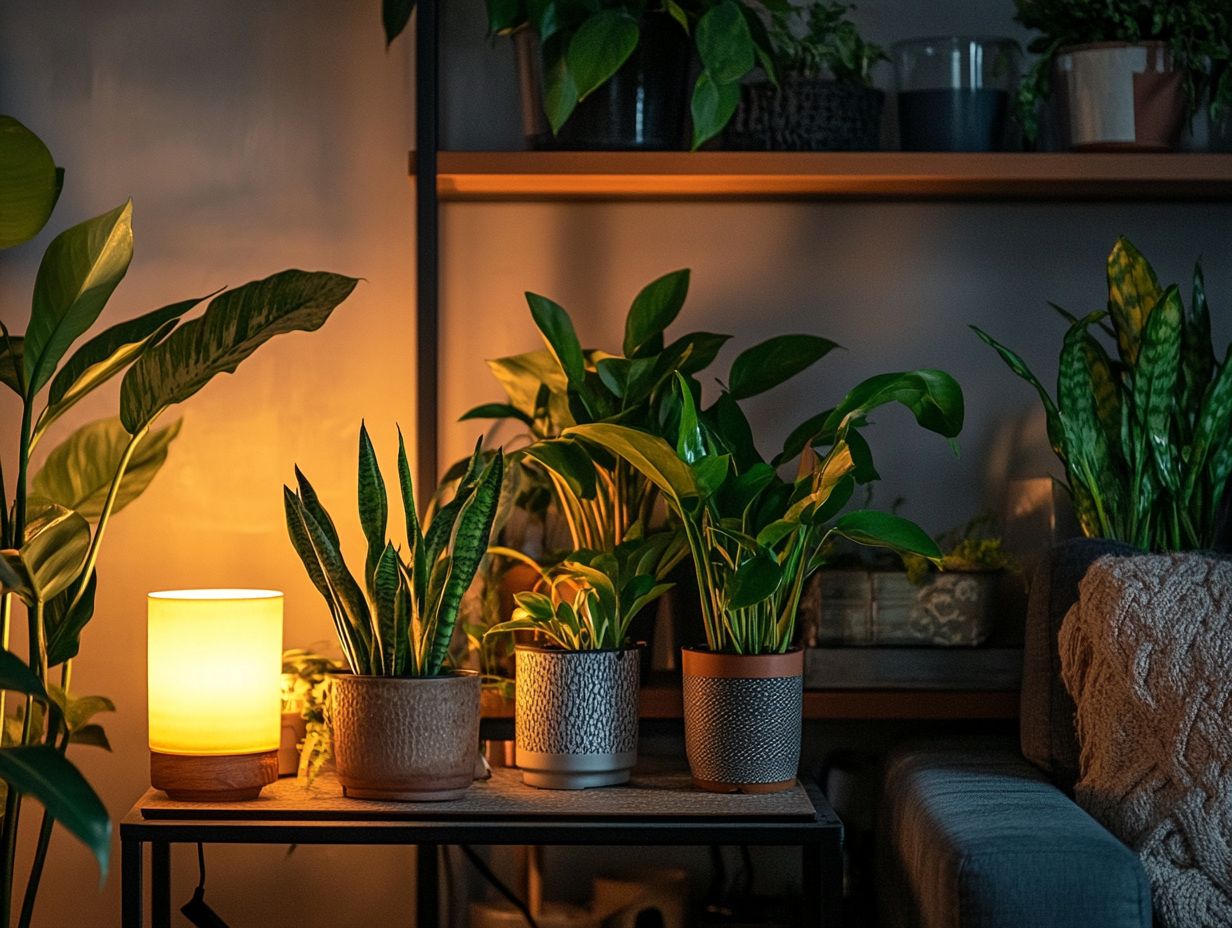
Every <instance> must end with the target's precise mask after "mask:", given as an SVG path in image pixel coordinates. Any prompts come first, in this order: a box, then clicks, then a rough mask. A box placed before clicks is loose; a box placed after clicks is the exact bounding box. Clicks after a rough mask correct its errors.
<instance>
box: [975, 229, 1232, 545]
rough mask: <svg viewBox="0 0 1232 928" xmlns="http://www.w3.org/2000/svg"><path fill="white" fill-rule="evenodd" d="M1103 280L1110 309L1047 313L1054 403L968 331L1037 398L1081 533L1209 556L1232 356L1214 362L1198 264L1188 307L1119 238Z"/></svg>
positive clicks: (1222, 477)
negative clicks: (1058, 330)
mask: <svg viewBox="0 0 1232 928" xmlns="http://www.w3.org/2000/svg"><path fill="white" fill-rule="evenodd" d="M1106 273H1107V280H1108V308H1107V309H1101V310H1098V311H1096V312H1093V313H1089V314H1087V315H1086V316H1083V317H1082V318H1078V317H1076V316H1074V315H1073V314H1071V313H1069V312H1066V311H1065V310H1064V309H1061V308H1060V307H1058V306H1056V305H1055V304H1053V308H1054V309H1056V310H1057V311H1058V312H1059V313H1060V314H1061V315H1062V316H1063V317H1064V319H1065V320H1066V321H1067V323H1068V325H1069V328H1068V330H1067V331H1066V333H1065V337H1064V339H1063V340H1062V343H1061V357H1060V362H1059V369H1058V373H1057V389H1056V397H1055V399H1054V398H1053V396H1052V395H1051V394H1050V393H1049V392H1048V390H1047V389H1045V387H1044V385H1043V384H1042V383H1040V381H1039V380H1038V378H1036V376H1035V375H1034V374H1033V373H1031V370H1030V368H1028V367H1027V365H1026V363H1025V362H1024V361H1023V360H1022V358H1020V357H1019V356H1018V355H1016V354H1015V353H1014V352H1012V351H1010V349H1008V348H1006V347H1005V346H1004V345H1002V344H1000V343H999V342H997V341H996V340H994V339H993V338H992V337H991V336H990V335H988V334H987V333H985V332H983V331H982V330H980V329H978V328H976V327H975V326H972V328H973V329H974V330H975V333H976V335H978V336H979V337H980V338H981V339H983V340H984V341H985V342H986V343H988V344H989V345H991V346H992V347H993V348H994V349H995V350H996V351H997V353H998V354H999V355H1000V356H1001V359H1002V360H1003V361H1005V363H1006V364H1007V365H1008V366H1009V368H1010V370H1012V371H1013V372H1014V373H1015V374H1017V375H1018V376H1019V377H1021V378H1023V379H1024V380H1026V381H1027V382H1028V383H1030V384H1031V385H1032V386H1033V387H1034V388H1035V390H1036V392H1037V393H1038V394H1039V397H1040V400H1041V402H1042V403H1043V405H1044V413H1045V417H1046V421H1047V426H1048V439H1049V442H1050V443H1051V445H1052V450H1053V452H1054V453H1055V454H1056V456H1057V458H1058V459H1059V460H1060V461H1061V463H1062V464H1063V465H1064V467H1065V486H1066V487H1067V489H1068V490H1069V492H1070V495H1071V496H1072V498H1073V501H1074V508H1075V510H1076V512H1077V515H1078V520H1079V523H1080V525H1081V526H1082V531H1083V534H1085V535H1087V536H1089V537H1098V538H1112V539H1116V540H1117V541H1123V542H1127V543H1129V544H1131V545H1136V546H1137V547H1139V548H1141V549H1143V550H1144V551H1182V550H1188V549H1194V548H1211V547H1214V545H1215V542H1216V540H1217V536H1218V532H1219V518H1220V513H1221V511H1222V509H1223V507H1224V502H1225V496H1226V493H1227V488H1228V481H1229V477H1232V429H1229V428H1228V423H1229V421H1232V346H1228V347H1227V348H1226V349H1225V351H1224V357H1223V360H1222V361H1220V360H1217V359H1216V356H1215V350H1214V345H1213V344H1212V341H1211V313H1210V308H1209V306H1208V305H1207V301H1206V286H1205V283H1204V281H1203V276H1202V264H1201V262H1199V263H1198V264H1197V265H1196V266H1195V267H1194V273H1193V285H1192V290H1191V296H1190V301H1189V306H1188V307H1186V306H1185V303H1184V301H1183V300H1182V298H1181V291H1180V288H1179V287H1177V286H1176V285H1175V284H1173V285H1171V286H1168V287H1163V286H1161V285H1160V283H1159V279H1158V277H1156V275H1155V270H1154V268H1152V267H1151V265H1150V263H1149V262H1148V261H1147V260H1146V258H1144V257H1143V256H1142V254H1141V253H1140V252H1139V251H1138V249H1136V248H1135V247H1134V246H1133V245H1132V244H1131V243H1130V242H1129V240H1128V239H1125V238H1120V239H1118V240H1117V243H1116V245H1115V246H1114V247H1113V249H1112V252H1111V254H1109V255H1108V261H1107V271H1106ZM1105 339H1106V340H1110V341H1111V343H1112V350H1111V351H1109V349H1108V347H1106V345H1105Z"/></svg>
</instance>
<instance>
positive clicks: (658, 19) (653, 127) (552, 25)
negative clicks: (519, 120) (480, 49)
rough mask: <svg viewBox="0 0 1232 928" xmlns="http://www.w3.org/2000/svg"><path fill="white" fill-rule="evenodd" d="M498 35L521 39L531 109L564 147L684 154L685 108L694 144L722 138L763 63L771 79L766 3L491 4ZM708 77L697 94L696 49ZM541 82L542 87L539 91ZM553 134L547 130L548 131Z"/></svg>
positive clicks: (501, 0) (555, 0) (621, 0)
mask: <svg viewBox="0 0 1232 928" xmlns="http://www.w3.org/2000/svg"><path fill="white" fill-rule="evenodd" d="M487 6H488V27H489V31H490V33H491V34H492V35H515V36H522V37H523V38H522V40H521V41H523V42H524V43H525V44H524V45H523V48H522V51H521V52H520V54H521V55H522V64H521V66H520V68H519V76H520V78H521V79H522V81H523V84H524V87H523V95H522V96H523V105H524V106H529V107H530V114H529V115H530V119H529V120H524V121H525V122H526V124H527V125H528V128H529V132H528V134H529V135H531V136H532V138H531V141H532V143H533V142H535V141H542V139H535V138H534V137H533V136H534V135H536V134H538V133H537V132H536V130H535V128H534V126H535V120H536V117H537V116H538V112H539V111H540V110H541V111H542V112H543V114H544V115H545V116H546V119H547V123H548V127H549V128H550V131H551V133H552V136H553V137H554V139H553V140H552V141H551V142H549V144H554V145H557V146H560V147H565V148H583V149H592V148H598V149H613V148H625V149H628V148H679V147H682V145H683V144H684V139H685V133H684V115H685V108H686V105H687V106H688V110H689V112H690V114H691V116H692V124H693V133H692V138H693V140H692V147H693V148H695V149H696V148H697V147H698V146H700V145H701V144H702V143H703V142H705V141H707V140H708V139H711V138H713V137H714V136H716V135H718V134H719V132H721V131H722V129H723V126H724V125H726V124H727V121H728V120H729V119H730V118H731V115H732V113H733V111H734V110H735V109H736V104H737V103H738V102H739V100H740V81H741V79H742V78H743V77H744V76H745V75H746V74H748V73H749V72H750V71H752V70H753V68H754V67H755V66H756V65H757V64H759V63H760V64H761V65H762V66H763V67H765V68H766V69H767V71H768V72H770V73H773V65H772V63H771V58H770V56H771V54H772V49H771V45H770V39H769V36H768V35H767V33H766V29H765V26H764V24H763V23H762V21H761V19H760V18H759V16H758V12H757V10H758V8H759V5H758V4H754V3H751V2H747V0H680V2H677V0H667V2H664V3H652V4H647V3H645V2H641V0H617V2H614V3H606V4H602V5H599V4H584V3H572V2H568V0H545V2H542V3H525V2H520V0H515V2H505V0H488V4H487ZM693 51H696V53H697V57H698V59H699V60H700V64H701V72H700V74H699V75H698V77H697V80H696V82H695V83H694V85H693V89H692V92H691V96H690V92H689V89H688V86H689V85H688V81H689V75H690V70H691V67H692V52H693ZM540 85H541V86H540ZM544 135H546V133H544Z"/></svg>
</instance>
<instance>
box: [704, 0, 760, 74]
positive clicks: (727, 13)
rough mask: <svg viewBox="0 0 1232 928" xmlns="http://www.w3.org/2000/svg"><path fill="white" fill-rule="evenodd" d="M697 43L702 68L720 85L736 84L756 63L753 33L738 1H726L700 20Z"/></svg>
mask: <svg viewBox="0 0 1232 928" xmlns="http://www.w3.org/2000/svg"><path fill="white" fill-rule="evenodd" d="M693 40H694V44H695V45H696V46H697V53H698V56H699V57H700V58H701V60H702V67H703V68H704V69H705V70H706V72H707V73H709V75H710V77H711V79H712V80H713V81H714V82H715V83H717V84H734V83H736V82H737V81H739V80H740V78H742V77H744V75H746V74H748V73H749V72H750V71H752V70H753V66H754V64H755V63H756V62H755V58H754V51H753V36H752V35H751V34H750V33H749V24H748V22H747V21H746V20H745V18H744V14H742V13H741V12H740V5H739V4H738V3H736V0H723V2H721V3H719V4H717V5H716V6H714V7H712V8H711V9H710V10H708V11H707V12H706V14H705V15H704V16H702V18H701V19H699V20H698V22H697V28H696V30H695V31H694V33H693Z"/></svg>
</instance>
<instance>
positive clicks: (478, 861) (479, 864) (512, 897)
mask: <svg viewBox="0 0 1232 928" xmlns="http://www.w3.org/2000/svg"><path fill="white" fill-rule="evenodd" d="M458 847H459V848H461V849H462V853H463V854H465V855H466V859H467V860H469V861H470V862H471V866H472V867H474V868H475V869H476V870H477V871H478V872H479V875H480V876H481V877H483V878H484V879H485V880H487V881H488V883H490V884H491V886H492V888H493V889H495V890H496V891H497V892H498V893H500V894H501V895H502V896H504V897H505V900H506V901H507V902H508V903H509V904H510V905H511V906H513V907H514V908H515V909H517V910H518V911H519V912H520V913H522V918H524V919H526V924H527V925H529V926H530V928H539V923H538V922H536V921H535V917H534V916H533V915H531V914H530V907H529V906H528V905H527V904H526V903H525V902H523V901H522V900H521V899H519V898H518V896H517V894H516V893H515V892H514V891H513V890H512V889H510V888H509V887H508V886H506V885H505V884H504V883H503V882H501V879H500V877H498V876H497V875H496V874H495V873H493V872H492V869H491V868H490V867H489V866H488V865H487V864H486V863H484V862H483V858H481V857H480V856H479V855H478V854H476V853H475V851H474V850H473V849H472V848H471V847H469V846H468V845H465V844H459V845H458Z"/></svg>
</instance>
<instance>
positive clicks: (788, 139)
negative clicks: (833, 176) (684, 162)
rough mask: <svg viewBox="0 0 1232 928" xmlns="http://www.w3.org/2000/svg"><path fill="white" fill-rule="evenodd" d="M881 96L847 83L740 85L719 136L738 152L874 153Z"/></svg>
mask: <svg viewBox="0 0 1232 928" xmlns="http://www.w3.org/2000/svg"><path fill="white" fill-rule="evenodd" d="M884 101H885V94H884V93H882V92H881V91H880V90H876V89H874V88H872V87H866V86H864V85H863V84H859V83H855V82H853V81H832V80H821V79H819V78H811V77H785V78H783V80H782V81H780V82H779V85H778V86H777V87H776V86H775V85H774V84H771V83H770V82H769V81H761V82H758V83H753V84H745V85H744V86H742V87H741V89H740V105H739V106H738V107H737V108H736V112H735V115H733V116H732V120H731V123H730V124H729V125H728V127H727V129H725V130H724V133H723V147H724V148H731V149H738V150H744V151H876V150H877V149H878V148H879V147H880V145H879V142H880V138H881V107H882V103H883V102H884Z"/></svg>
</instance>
